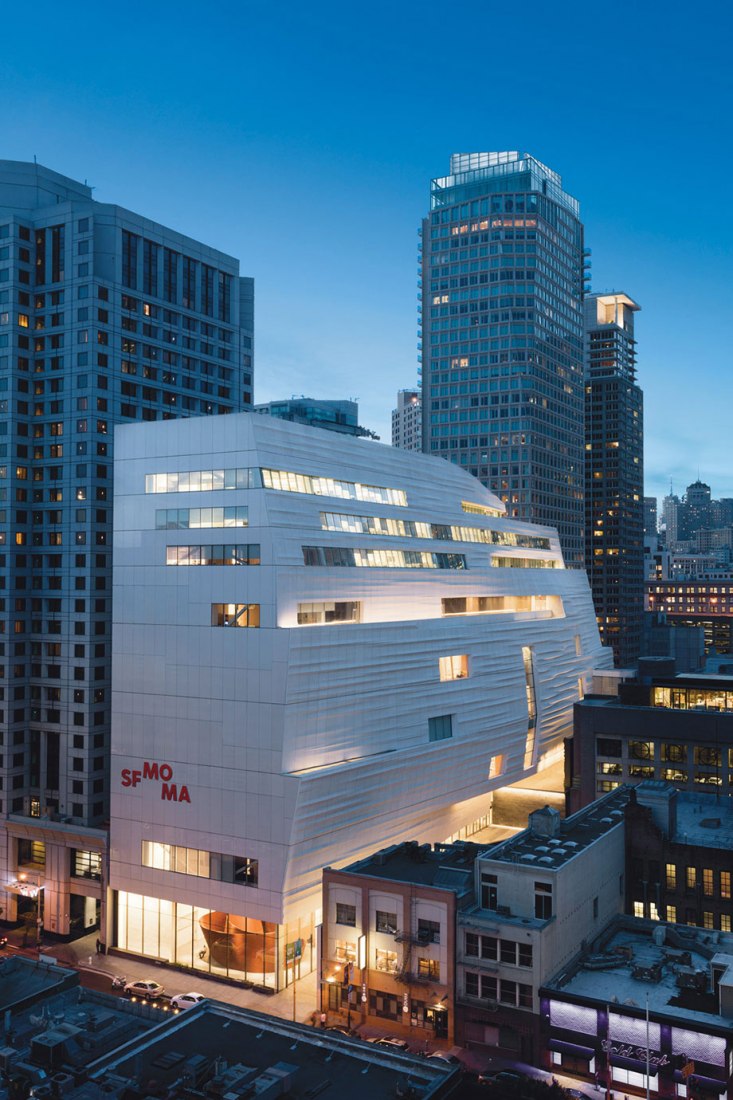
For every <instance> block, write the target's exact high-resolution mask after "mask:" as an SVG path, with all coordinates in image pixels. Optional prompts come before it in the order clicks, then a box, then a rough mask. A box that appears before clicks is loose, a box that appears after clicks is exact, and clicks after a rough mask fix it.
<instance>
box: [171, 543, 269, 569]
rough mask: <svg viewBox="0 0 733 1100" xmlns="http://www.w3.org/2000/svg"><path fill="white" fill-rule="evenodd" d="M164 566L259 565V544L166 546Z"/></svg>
mask: <svg viewBox="0 0 733 1100" xmlns="http://www.w3.org/2000/svg"><path fill="white" fill-rule="evenodd" d="M165 564H166V565H259V564H260V547H259V543H256V542H250V543H246V542H243V543H224V544H216V545H210V546H209V545H207V546H166V548H165Z"/></svg>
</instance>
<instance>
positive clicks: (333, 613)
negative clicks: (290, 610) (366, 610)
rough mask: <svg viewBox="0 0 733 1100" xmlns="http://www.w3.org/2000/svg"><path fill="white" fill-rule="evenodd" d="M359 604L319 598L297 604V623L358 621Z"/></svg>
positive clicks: (307, 624) (313, 624)
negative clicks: (318, 599)
mask: <svg viewBox="0 0 733 1100" xmlns="http://www.w3.org/2000/svg"><path fill="white" fill-rule="evenodd" d="M360 618H361V604H360V603H357V602H355V601H346V600H344V601H334V600H321V601H319V602H316V603H299V604H298V625H299V626H316V625H318V624H319V623H358V622H359V620H360Z"/></svg>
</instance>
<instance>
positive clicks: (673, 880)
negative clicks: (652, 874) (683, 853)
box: [666, 863, 677, 890]
mask: <svg viewBox="0 0 733 1100" xmlns="http://www.w3.org/2000/svg"><path fill="white" fill-rule="evenodd" d="M666 874H667V889H668V890H676V889H677V867H676V865H675V864H674V863H668V864H667V865H666Z"/></svg>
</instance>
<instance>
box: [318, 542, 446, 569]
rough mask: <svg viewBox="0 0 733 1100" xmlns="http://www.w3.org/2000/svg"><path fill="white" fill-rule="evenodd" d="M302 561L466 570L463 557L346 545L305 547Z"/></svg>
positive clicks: (320, 564) (361, 565)
mask: <svg viewBox="0 0 733 1100" xmlns="http://www.w3.org/2000/svg"><path fill="white" fill-rule="evenodd" d="M303 562H304V563H305V565H316V566H326V567H330V566H346V567H352V566H355V567H357V568H359V567H365V568H372V569H465V568H466V559H465V557H464V555H463V554H433V553H430V552H429V551H425V550H382V549H378V548H373V549H372V548H370V549H362V548H352V547H348V546H304V547H303Z"/></svg>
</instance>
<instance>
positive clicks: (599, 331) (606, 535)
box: [584, 293, 644, 667]
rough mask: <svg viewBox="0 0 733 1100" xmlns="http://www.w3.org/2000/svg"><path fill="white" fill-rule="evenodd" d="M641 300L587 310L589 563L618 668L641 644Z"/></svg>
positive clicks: (604, 302) (607, 298)
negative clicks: (637, 336)
mask: <svg viewBox="0 0 733 1100" xmlns="http://www.w3.org/2000/svg"><path fill="white" fill-rule="evenodd" d="M639 308H640V307H639V306H638V305H637V304H636V302H634V301H632V299H631V298H629V297H628V295H626V294H616V293H611V294H591V295H588V296H587V297H586V300H585V303H584V312H585V508H586V513H585V515H586V519H585V523H586V530H585V564H586V570H587V573H588V580H589V581H590V587H591V592H592V593H593V603H594V605H595V609H596V616H597V619H598V629H599V630H600V634H601V639H602V641H603V642H604V644H605V645H609V646H612V647H613V655H614V661H615V663H616V665H617V667H618V666H620V667H625V666H626V665H629V664H633V663H634V662H635V661H636V659H637V657H638V656H639V653H640V649H641V627H642V616H643V613H644V438H643V432H644V405H643V394H642V392H641V390H640V388H639V386H638V385H637V384H636V341H635V340H634V314H635V313H636V312H637V311H638V310H639Z"/></svg>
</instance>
